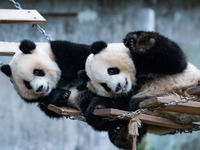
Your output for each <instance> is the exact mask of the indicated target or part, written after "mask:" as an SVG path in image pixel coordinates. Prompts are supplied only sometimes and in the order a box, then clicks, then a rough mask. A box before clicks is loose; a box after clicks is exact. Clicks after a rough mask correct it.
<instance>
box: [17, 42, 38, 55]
mask: <svg viewBox="0 0 200 150" xmlns="http://www.w3.org/2000/svg"><path fill="white" fill-rule="evenodd" d="M35 48H36V45H35V43H34V42H33V41H30V40H23V41H21V44H20V45H19V49H20V50H21V51H22V52H23V53H24V54H31V51H32V50H34V49H35Z"/></svg>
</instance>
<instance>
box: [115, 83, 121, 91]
mask: <svg viewBox="0 0 200 150" xmlns="http://www.w3.org/2000/svg"><path fill="white" fill-rule="evenodd" d="M119 90H121V84H120V83H118V84H117V87H116V89H115V92H118V91H119Z"/></svg>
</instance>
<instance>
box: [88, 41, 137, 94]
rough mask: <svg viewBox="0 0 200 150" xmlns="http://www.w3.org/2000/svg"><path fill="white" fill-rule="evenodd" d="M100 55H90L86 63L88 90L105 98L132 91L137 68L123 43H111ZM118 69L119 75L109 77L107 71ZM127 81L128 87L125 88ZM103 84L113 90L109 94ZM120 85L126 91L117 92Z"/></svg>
mask: <svg viewBox="0 0 200 150" xmlns="http://www.w3.org/2000/svg"><path fill="white" fill-rule="evenodd" d="M102 51H103V52H100V53H98V54H95V55H94V54H90V55H89V56H88V58H87V61H86V72H87V75H88V77H89V78H90V81H89V82H88V88H89V89H90V90H91V91H93V92H94V93H96V94H98V95H101V96H105V97H116V96H119V95H121V94H123V93H127V92H128V91H130V90H131V88H132V84H133V83H135V66H134V64H133V61H132V59H131V58H130V57H131V56H130V51H129V49H128V48H126V47H125V46H124V44H123V43H111V44H108V46H107V47H106V48H105V49H103V50H102ZM110 67H118V68H119V70H120V73H119V74H116V75H109V74H108V73H107V69H108V68H110ZM126 79H127V81H128V85H127V86H126V87H125V84H126ZM101 83H106V84H107V86H108V87H109V88H110V89H111V90H112V91H111V92H107V91H106V90H105V89H104V88H103V87H102V86H101ZM118 83H120V84H121V86H122V87H124V88H125V90H119V91H118V92H115V89H116V87H117V84H118Z"/></svg>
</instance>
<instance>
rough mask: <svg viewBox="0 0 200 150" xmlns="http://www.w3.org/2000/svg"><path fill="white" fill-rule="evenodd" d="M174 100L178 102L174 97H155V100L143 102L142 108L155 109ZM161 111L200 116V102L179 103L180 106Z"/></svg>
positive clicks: (168, 107)
mask: <svg viewBox="0 0 200 150" xmlns="http://www.w3.org/2000/svg"><path fill="white" fill-rule="evenodd" d="M172 100H176V98H173V97H155V98H151V99H147V100H145V101H143V102H141V103H140V108H150V107H155V106H159V105H161V104H165V103H169V102H171V101H172ZM160 110H166V111H173V112H182V113H188V114H196V115H200V102H196V101H188V102H187V103H179V104H177V105H174V106H167V107H165V108H162V109H160Z"/></svg>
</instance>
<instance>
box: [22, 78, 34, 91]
mask: <svg viewBox="0 0 200 150" xmlns="http://www.w3.org/2000/svg"><path fill="white" fill-rule="evenodd" d="M24 85H25V86H26V88H27V89H29V90H31V89H32V87H31V85H30V82H28V81H26V80H24Z"/></svg>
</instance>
